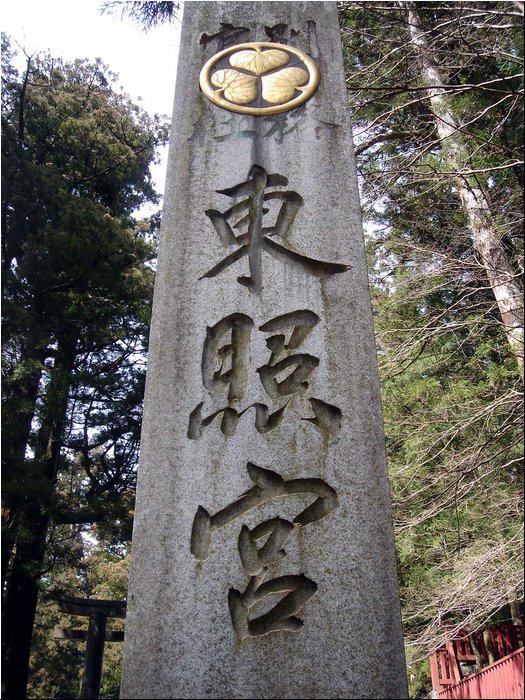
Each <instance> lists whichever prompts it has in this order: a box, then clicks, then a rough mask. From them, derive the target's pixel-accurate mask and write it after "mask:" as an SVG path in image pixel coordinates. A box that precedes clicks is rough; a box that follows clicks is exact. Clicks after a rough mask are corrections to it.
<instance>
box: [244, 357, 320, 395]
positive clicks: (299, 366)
mask: <svg viewBox="0 0 525 700" xmlns="http://www.w3.org/2000/svg"><path fill="white" fill-rule="evenodd" d="M318 365H319V358H317V357H314V356H313V355H308V354H306V353H300V354H297V355H290V356H289V357H285V358H284V359H283V360H280V361H279V362H276V363H275V364H274V365H264V366H263V367H259V369H258V370H257V372H258V373H259V377H260V378H261V382H262V385H263V386H264V389H265V391H266V393H267V394H268V396H270V397H271V398H272V399H279V398H281V397H282V396H287V395H289V394H301V393H304V392H305V391H306V390H307V389H308V382H307V381H306V380H307V379H308V378H309V377H310V375H311V374H312V372H313V371H314V369H315V368H316V367H317V366H318ZM294 366H295V369H294V371H293V372H292V373H291V374H289V375H288V376H287V377H286V378H285V379H282V380H281V381H278V380H277V376H278V375H279V374H280V373H281V372H284V371H286V370H287V369H289V368H290V367H294Z"/></svg>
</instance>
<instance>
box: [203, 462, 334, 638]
mask: <svg viewBox="0 0 525 700" xmlns="http://www.w3.org/2000/svg"><path fill="white" fill-rule="evenodd" d="M247 470H248V474H249V476H250V479H251V480H252V482H253V484H254V486H253V487H252V488H251V489H249V490H248V491H246V493H244V494H243V495H242V496H240V497H239V498H238V499H237V500H236V501H234V502H233V503H230V504H229V505H228V506H226V507H225V508H223V509H222V510H219V511H218V512H217V513H215V514H213V515H210V513H209V512H208V511H207V510H206V509H205V508H203V507H202V506H199V507H198V509H197V513H196V514H195V518H194V520H193V527H192V532H191V543H190V548H191V553H192V554H193V556H194V557H195V558H196V559H199V560H205V559H207V558H208V556H209V554H210V546H211V539H212V535H213V533H214V532H215V531H216V530H218V529H219V528H222V527H224V526H225V525H227V524H228V523H231V522H232V521H234V520H236V519H237V518H239V517H240V516H241V515H244V513H247V512H248V511H250V510H252V509H253V508H256V507H257V506H260V505H262V504H264V503H268V502H269V501H273V500H274V499H278V498H281V497H283V496H294V495H295V496H297V495H298V496H302V495H308V496H313V497H314V500H313V501H312V502H311V503H310V504H309V505H307V506H306V507H305V508H304V509H303V510H301V512H300V513H299V514H298V515H297V516H295V518H294V519H293V522H290V521H289V520H286V519H284V518H281V517H274V518H270V519H269V520H264V521H263V522H261V523H259V524H258V525H256V526H255V527H254V528H252V529H250V528H248V527H247V526H246V525H243V526H242V527H241V530H240V533H239V538H238V550H239V555H240V559H241V563H242V567H243V569H244V571H245V573H246V575H247V576H249V581H248V584H247V585H246V588H245V590H244V591H242V592H241V591H238V590H237V589H235V588H231V589H230V591H229V594H228V605H229V608H230V614H231V618H232V624H233V628H234V631H235V633H236V634H237V636H238V637H239V638H240V639H244V638H245V637H255V636H259V635H263V634H269V633H270V632H277V631H279V630H286V631H296V630H298V629H300V628H301V627H302V626H303V621H302V620H301V619H300V618H298V617H297V615H296V613H297V612H299V611H300V610H301V609H302V608H303V607H304V606H305V605H306V603H307V602H308V601H309V600H310V598H311V597H312V596H313V595H314V593H315V592H316V591H317V584H316V583H315V582H314V581H312V580H311V579H309V578H308V577H307V576H305V575H304V574H303V573H301V574H294V575H286V576H277V577H275V578H271V579H268V575H269V569H268V567H269V565H270V564H274V563H276V562H278V561H280V560H281V559H284V557H285V556H286V551H285V550H284V545H285V543H286V542H287V540H288V539H289V538H290V536H291V535H292V534H293V531H294V530H295V528H296V527H305V526H306V525H309V524H310V523H314V522H316V521H318V520H321V519H322V518H325V517H326V516H327V515H330V513H332V511H334V510H335V509H336V508H337V505H338V500H337V494H336V492H335V490H334V489H333V488H332V487H331V486H329V484H327V483H326V482H325V481H324V480H323V479H312V478H306V479H289V480H286V479H284V478H283V477H282V476H281V475H280V474H278V473H277V472H274V471H272V470H270V469H264V468H263V467H259V466H257V465H256V464H252V463H251V462H248V464H247ZM275 593H283V594H284V595H283V597H282V598H281V599H280V600H279V602H277V603H276V604H275V605H274V606H273V608H271V609H270V610H269V611H268V612H266V613H264V614H263V615H257V614H256V612H255V611H254V610H253V608H254V607H255V606H256V604H257V603H259V602H261V601H263V600H264V599H265V598H267V597H268V596H272V595H274V594H275Z"/></svg>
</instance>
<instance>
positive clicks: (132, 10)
mask: <svg viewBox="0 0 525 700" xmlns="http://www.w3.org/2000/svg"><path fill="white" fill-rule="evenodd" d="M180 6H181V3H180V2H142V1H141V0H128V1H127V2H126V1H124V2H121V1H120V0H105V1H104V2H103V3H102V12H116V11H117V10H120V11H121V14H122V16H123V17H124V16H125V15H127V16H128V17H129V18H130V19H132V20H133V21H135V22H136V23H137V24H139V25H140V26H142V27H143V28H144V29H145V30H148V29H151V28H153V27H155V26H157V25H158V24H162V23H163V22H171V21H173V20H174V19H175V18H176V17H177V16H178V12H179V10H180Z"/></svg>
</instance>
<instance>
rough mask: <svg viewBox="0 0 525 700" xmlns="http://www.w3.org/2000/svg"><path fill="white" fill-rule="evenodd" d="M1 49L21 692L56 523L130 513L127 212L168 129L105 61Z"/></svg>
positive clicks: (142, 262) (9, 588)
mask: <svg viewBox="0 0 525 700" xmlns="http://www.w3.org/2000/svg"><path fill="white" fill-rule="evenodd" d="M6 49H7V50H4V51H3V53H2V58H3V60H4V61H6V64H7V65H6V66H5V68H4V70H3V92H2V137H3V138H2V224H3V232H4V236H3V243H2V271H3V309H4V348H3V350H4V354H3V376H4V381H3V389H4V395H3V415H4V431H3V450H2V457H3V494H2V495H3V535H4V536H3V548H4V553H3V561H2V564H3V572H2V573H3V589H2V590H3V606H4V607H3V615H2V626H3V634H2V638H3V665H2V670H3V688H4V691H3V692H4V697H6V698H9V697H13V698H22V697H25V687H26V683H27V673H28V660H29V652H30V640H31V632H32V628H33V621H34V615H35V608H36V603H37V595H38V581H39V579H40V578H41V576H42V574H43V571H44V569H43V567H44V562H45V553H46V549H47V548H48V547H49V538H50V537H51V538H52V536H53V531H54V528H55V527H56V526H57V525H59V524H60V523H67V524H70V525H81V524H86V523H93V522H97V521H98V520H100V519H101V518H102V517H104V518H109V519H113V520H114V522H115V524H116V526H118V524H119V523H120V524H122V523H124V522H128V523H129V519H130V510H131V504H132V496H133V486H134V468H135V464H136V458H137V449H138V441H139V430H140V406H141V399H142V392H143V383H144V357H145V350H146V334H147V329H148V322H149V309H150V303H151V295H152V284H153V271H152V269H151V265H150V261H151V259H152V257H153V255H154V247H153V246H152V243H151V238H152V236H151V233H152V232H151V231H150V230H149V226H148V225H145V224H144V223H140V222H136V221H135V220H134V219H133V218H132V212H133V211H134V210H135V209H136V208H137V207H138V206H140V205H141V204H142V203H145V202H148V201H149V202H155V201H157V199H158V198H157V195H156V193H155V192H154V190H153V187H152V183H151V177H150V173H149V167H150V164H151V163H152V162H153V160H154V158H155V149H156V147H157V146H158V145H160V144H161V143H163V142H164V141H165V139H166V137H167V129H166V126H165V125H164V124H163V123H162V122H161V120H160V118H159V117H157V116H155V117H154V118H150V117H148V116H147V115H146V114H145V113H144V112H143V111H142V110H140V109H139V108H138V107H136V106H135V105H133V104H132V103H131V102H130V101H129V99H128V98H127V97H126V96H123V95H119V94H118V93H116V92H115V91H114V90H113V88H112V86H111V84H112V82H113V80H114V78H115V76H113V75H112V74H110V73H109V71H108V70H107V68H106V67H105V66H103V65H102V64H101V63H100V62H97V63H95V64H90V63H88V62H87V61H80V60H79V61H75V62H73V63H70V64H69V63H63V62H62V61H58V60H56V59H52V58H51V57H50V56H46V57H44V58H39V57H35V58H33V57H28V59H27V67H26V70H25V72H24V74H23V75H22V76H18V75H17V73H16V71H15V70H14V69H13V68H12V66H10V65H9V60H10V58H9V56H10V54H9V50H8V47H6Z"/></svg>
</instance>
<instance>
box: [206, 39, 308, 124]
mask: <svg viewBox="0 0 525 700" xmlns="http://www.w3.org/2000/svg"><path fill="white" fill-rule="evenodd" d="M320 80H321V76H320V74H319V69H318V67H317V64H316V63H315V61H314V60H313V59H312V58H311V57H310V56H308V55H307V54H305V53H304V52H303V51H300V50H299V49H296V48H295V47H294V46H287V45H284V44H275V43H273V42H272V43H270V42H264V41H261V42H253V43H250V44H237V46H231V47H229V48H227V49H224V50H223V51H219V53H217V54H215V56H212V58H210V59H209V60H208V61H207V62H206V63H205V65H204V67H203V69H202V70H201V74H200V79H199V82H200V86H201V89H202V91H203V92H204V94H205V95H206V97H207V98H208V99H209V100H211V101H212V102H213V103H214V104H216V105H218V106H219V107H222V108H223V109H228V110H230V111H231V112H240V113H241V114H252V115H256V116H263V115H265V114H278V113H279V112H286V111H288V110H290V109H294V108H295V107H299V105H302V104H303V103H304V102H306V101H307V100H308V99H310V97H312V95H313V94H314V93H315V91H316V90H317V88H318V87H319V83H320Z"/></svg>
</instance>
